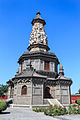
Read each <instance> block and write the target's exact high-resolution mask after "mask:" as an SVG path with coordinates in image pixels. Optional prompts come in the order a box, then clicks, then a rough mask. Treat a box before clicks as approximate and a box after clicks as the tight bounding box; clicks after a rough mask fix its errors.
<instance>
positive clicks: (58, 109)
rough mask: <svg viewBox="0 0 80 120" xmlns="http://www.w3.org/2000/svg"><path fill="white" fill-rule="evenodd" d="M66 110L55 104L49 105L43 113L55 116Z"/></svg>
mask: <svg viewBox="0 0 80 120" xmlns="http://www.w3.org/2000/svg"><path fill="white" fill-rule="evenodd" d="M67 113H68V112H67V110H66V108H63V107H61V106H59V107H58V106H57V105H54V106H52V105H50V106H49V107H48V108H47V109H46V110H45V111H44V114H46V115H50V116H57V115H64V114H67Z"/></svg>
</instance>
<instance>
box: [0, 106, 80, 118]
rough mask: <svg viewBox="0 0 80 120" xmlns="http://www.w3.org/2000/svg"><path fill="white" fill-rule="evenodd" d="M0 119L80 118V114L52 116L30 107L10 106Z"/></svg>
mask: <svg viewBox="0 0 80 120" xmlns="http://www.w3.org/2000/svg"><path fill="white" fill-rule="evenodd" d="M0 120H80V115H65V116H57V117H50V116H46V115H44V113H36V112H32V111H31V110H30V109H28V108H8V109H7V110H6V111H5V112H3V114H0Z"/></svg>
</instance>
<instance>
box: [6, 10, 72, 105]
mask: <svg viewBox="0 0 80 120" xmlns="http://www.w3.org/2000/svg"><path fill="white" fill-rule="evenodd" d="M31 24H32V32H31V35H30V40H29V46H28V48H27V49H28V51H29V52H24V53H23V54H22V56H21V57H20V58H19V59H18V63H19V68H18V72H16V75H15V76H14V78H12V79H11V80H9V81H7V84H8V98H13V104H19V105H40V104H41V105H43V104H52V105H54V104H57V105H68V104H70V103H71V92H70V86H71V84H72V80H71V79H70V78H66V77H65V76H64V69H63V66H62V64H60V62H59V60H58V58H57V56H56V55H55V54H54V53H52V52H49V50H50V48H49V46H48V40H47V35H46V32H45V29H44V26H45V25H46V22H45V20H43V19H42V18H41V16H40V12H38V13H37V15H36V18H35V19H33V20H32V22H31ZM59 64H60V69H59V72H58V65H59Z"/></svg>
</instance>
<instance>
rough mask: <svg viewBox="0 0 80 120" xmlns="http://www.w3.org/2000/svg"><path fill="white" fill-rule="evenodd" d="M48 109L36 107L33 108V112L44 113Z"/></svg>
mask: <svg viewBox="0 0 80 120" xmlns="http://www.w3.org/2000/svg"><path fill="white" fill-rule="evenodd" d="M46 108H47V107H40V106H36V107H33V111H35V112H44V110H45V109H46Z"/></svg>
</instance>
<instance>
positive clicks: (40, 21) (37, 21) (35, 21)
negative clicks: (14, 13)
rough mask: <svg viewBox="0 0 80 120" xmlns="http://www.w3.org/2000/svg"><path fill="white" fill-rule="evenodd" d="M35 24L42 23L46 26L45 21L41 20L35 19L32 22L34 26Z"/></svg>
mask: <svg viewBox="0 0 80 120" xmlns="http://www.w3.org/2000/svg"><path fill="white" fill-rule="evenodd" d="M34 23H42V24H43V25H46V22H45V20H43V19H40V18H35V19H33V20H32V22H31V24H32V25H34Z"/></svg>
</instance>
